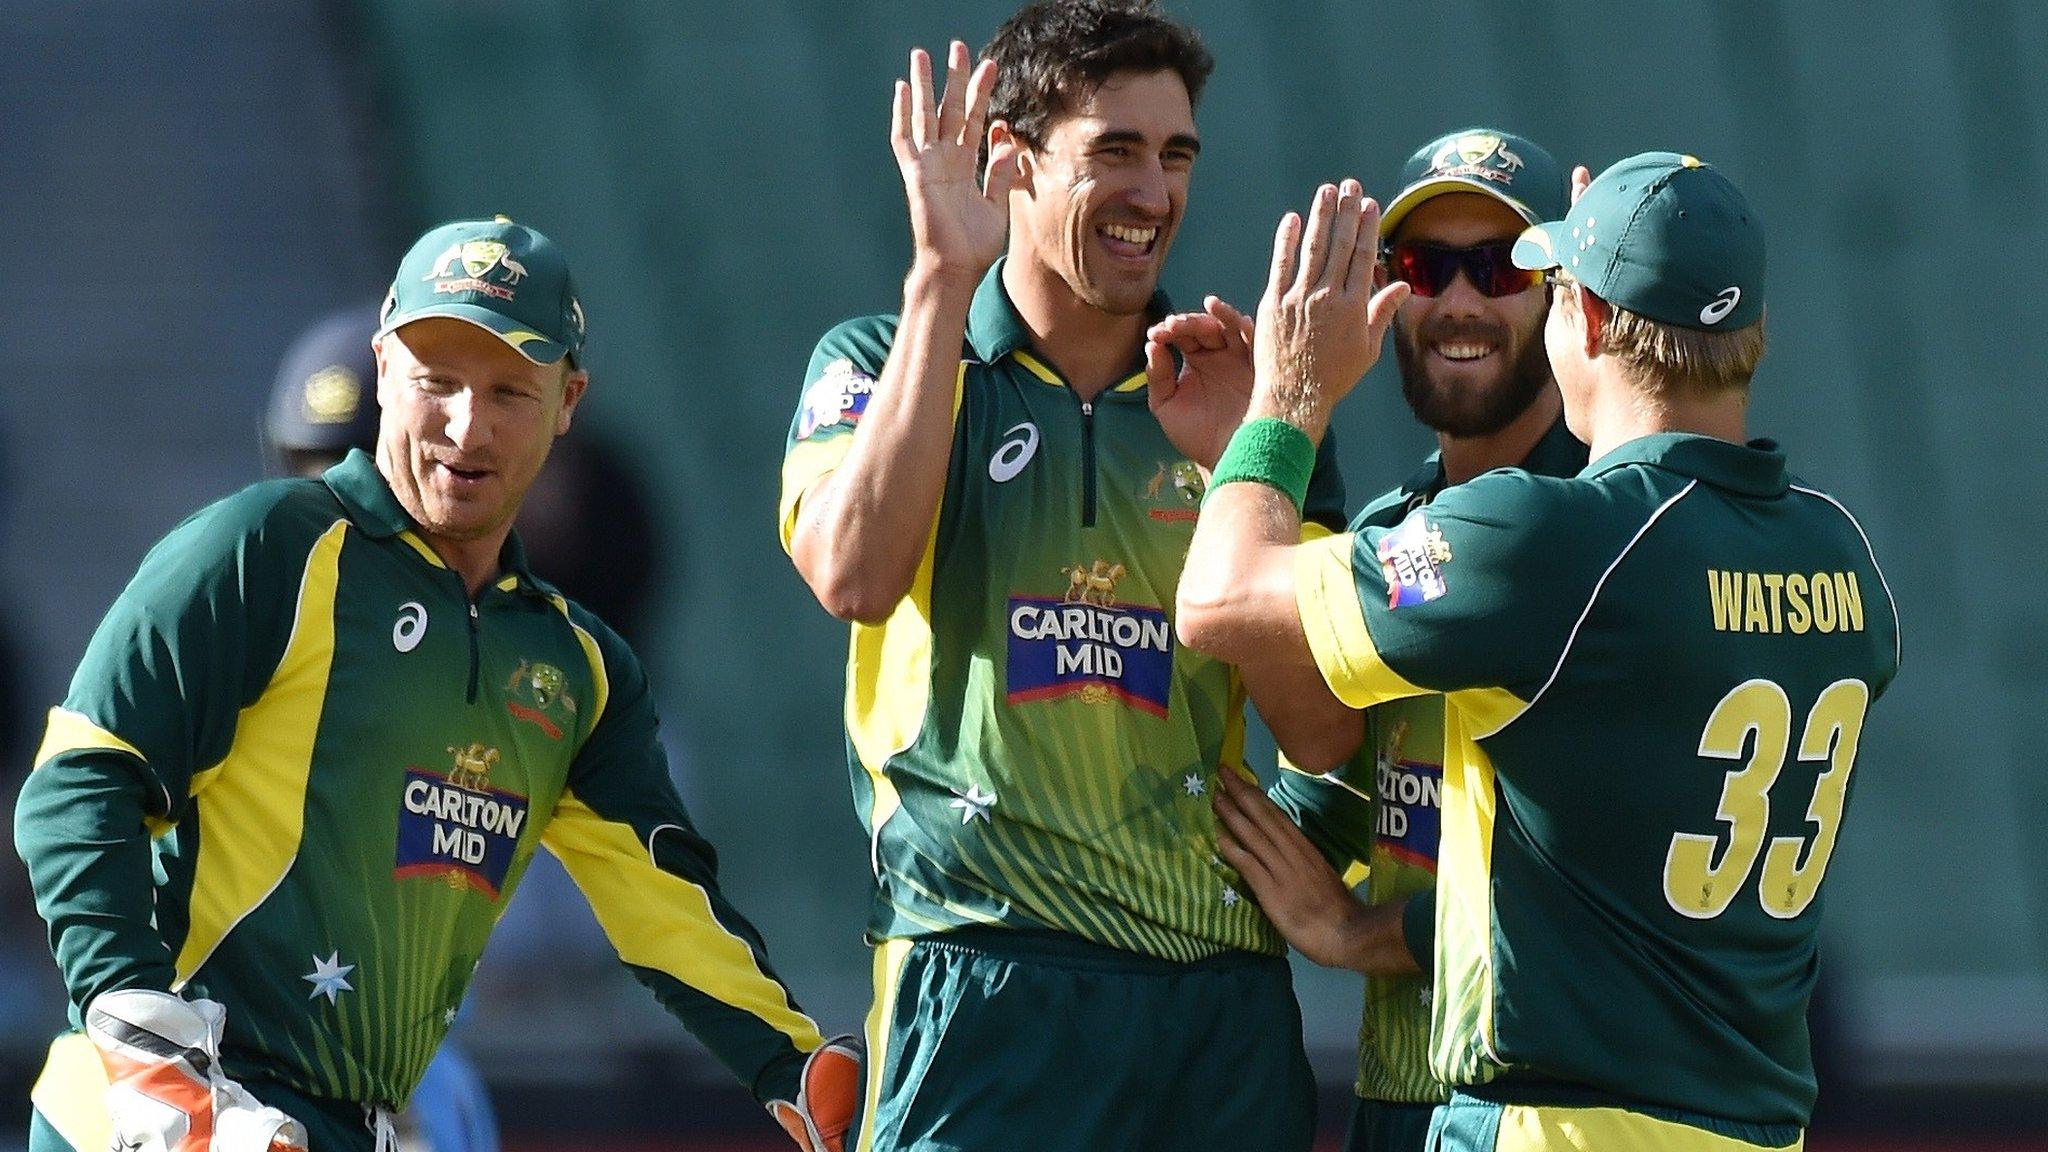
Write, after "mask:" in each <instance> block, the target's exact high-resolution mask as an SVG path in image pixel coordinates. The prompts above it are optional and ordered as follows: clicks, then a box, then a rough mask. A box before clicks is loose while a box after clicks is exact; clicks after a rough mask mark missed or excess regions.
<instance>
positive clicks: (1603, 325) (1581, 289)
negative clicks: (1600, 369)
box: [1571, 284, 1614, 360]
mask: <svg viewBox="0 0 2048 1152" xmlns="http://www.w3.org/2000/svg"><path fill="white" fill-rule="evenodd" d="M1571 294H1572V303H1573V309H1572V310H1573V311H1575V312H1577V313H1578V314H1579V336H1580V339H1582V340H1583V341H1584V342H1585V352H1586V358H1587V359H1588V360H1591V359H1593V358H1594V357H1596V356H1598V355H1600V346H1601V343H1602V341H1603V340H1605V339H1606V336H1607V321H1608V320H1609V319H1610V318H1611V317H1612V316H1613V315H1614V313H1613V311H1612V310H1611V309H1609V307H1608V304H1607V301H1605V300H1602V299H1601V298H1599V297H1598V296H1595V295H1593V294H1592V293H1591V292H1588V291H1586V288H1585V286H1584V285H1582V284H1574V285H1572V292H1571Z"/></svg>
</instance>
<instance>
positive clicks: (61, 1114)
mask: <svg viewBox="0 0 2048 1152" xmlns="http://www.w3.org/2000/svg"><path fill="white" fill-rule="evenodd" d="M106 1097H107V1070H106V1066H105V1065H103V1064H101V1063H100V1050H99V1049H98V1048H95V1047H93V1043H92V1041H91V1040H89V1039H87V1038H86V1036H85V1033H83V1032H67V1033H65V1034H64V1035H62V1036H59V1037H57V1039H56V1040H54V1041H52V1042H51V1043H50V1056H49V1059H48V1060H46V1061H44V1062H43V1071H42V1074H41V1075H39V1076H37V1077H36V1083H35V1087H33V1088H31V1089H29V1094H28V1098H29V1103H30V1104H31V1105H32V1106H33V1107H34V1108H35V1111H36V1114H37V1115H39V1116H41V1117H42V1118H43V1120H44V1122H45V1123H47V1124H49V1126H50V1127H52V1128H55V1129H56V1130H57V1135H59V1136H61V1137H63V1139H64V1142H65V1143H66V1144H69V1145H70V1146H71V1147H73V1148H77V1149H91V1148H112V1147H114V1146H115V1145H114V1121H113V1118H112V1117H111V1116H109V1115H108V1113H107V1100H106Z"/></svg>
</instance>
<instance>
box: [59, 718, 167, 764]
mask: <svg viewBox="0 0 2048 1152" xmlns="http://www.w3.org/2000/svg"><path fill="white" fill-rule="evenodd" d="M99 750H105V751H108V752H126V753H127V754H128V755H130V756H133V757H135V758H136V759H137V760H140V761H142V762H143V763H144V764H147V763H149V757H147V756H144V755H143V754H142V750H141V749H139V748H137V747H136V746H135V745H133V744H130V743H129V742H127V741H126V740H123V739H121V738H120V737H119V736H116V735H114V734H113V733H112V732H109V731H107V730H106V729H105V728H102V727H100V726H99V725H97V724H95V723H93V722H92V721H91V720H89V719H87V718H86V717H85V715H84V714H82V713H79V712H73V711H71V710H70V709H68V708H52V709H50V721H49V726H48V727H46V728H45V729H43V743H42V746H41V747H39V748H37V749H36V758H35V759H34V760H33V761H31V763H33V764H34V765H35V766H36V767H38V768H40V767H42V766H43V765H44V764H47V763H49V762H50V761H51V760H52V759H54V758H55V757H58V756H62V755H63V754H65V753H66V752H91V751H99Z"/></svg>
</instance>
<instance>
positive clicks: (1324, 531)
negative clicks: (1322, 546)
mask: <svg viewBox="0 0 2048 1152" xmlns="http://www.w3.org/2000/svg"><path fill="white" fill-rule="evenodd" d="M1335 535H1336V533H1335V532H1332V531H1330V530H1329V529H1328V528H1325V527H1324V526H1323V525H1321V524H1318V523H1316V522H1315V521H1313V520H1303V521H1302V522H1301V542H1302V543H1303V544H1308V543H1312V542H1314V541H1317V540H1321V539H1323V538H1325V537H1328V536H1335Z"/></svg>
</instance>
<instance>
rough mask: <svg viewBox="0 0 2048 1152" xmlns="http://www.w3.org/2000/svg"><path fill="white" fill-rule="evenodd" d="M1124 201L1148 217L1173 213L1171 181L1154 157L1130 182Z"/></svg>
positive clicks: (1162, 166) (1163, 167) (1164, 168)
mask: <svg viewBox="0 0 2048 1152" xmlns="http://www.w3.org/2000/svg"><path fill="white" fill-rule="evenodd" d="M1124 199H1125V201H1126V202H1127V203H1128V204H1130V206H1131V207H1133V208H1135V209H1137V210H1138V211H1140V212H1143V213H1145V214H1146V215H1148V216H1158V217H1164V216H1165V215H1166V214H1167V213H1169V212H1171V211H1173V180H1172V178H1171V177H1169V176H1168V175H1167V174H1166V166H1165V165H1164V164H1162V163H1161V162H1160V161H1159V159H1158V158H1157V157H1154V158H1153V160H1152V161H1151V162H1150V163H1148V164H1146V165H1144V166H1143V169H1142V170H1141V171H1140V173H1139V174H1138V176H1137V178H1136V179H1134V180H1132V181H1131V185H1130V188H1129V189H1128V190H1127V192H1126V195H1125V197H1124Z"/></svg>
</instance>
